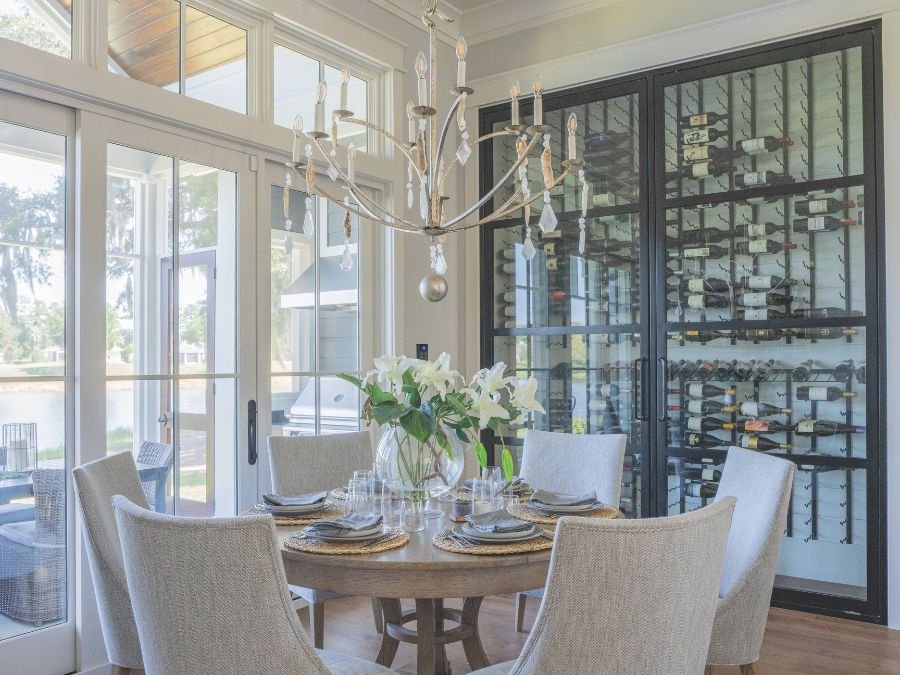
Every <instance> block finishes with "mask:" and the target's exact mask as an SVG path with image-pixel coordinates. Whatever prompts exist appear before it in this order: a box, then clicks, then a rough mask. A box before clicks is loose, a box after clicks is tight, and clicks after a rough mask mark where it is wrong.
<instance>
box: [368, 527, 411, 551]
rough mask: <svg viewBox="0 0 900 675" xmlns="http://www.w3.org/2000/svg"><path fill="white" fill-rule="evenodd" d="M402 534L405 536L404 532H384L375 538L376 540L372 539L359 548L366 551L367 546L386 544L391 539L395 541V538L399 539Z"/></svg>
mask: <svg viewBox="0 0 900 675" xmlns="http://www.w3.org/2000/svg"><path fill="white" fill-rule="evenodd" d="M402 536H403V533H402V532H388V533H387V534H383V535H381V536H380V537H378V539H375V540H374V541H370V542H369V543H368V544H366V545H365V546H362V547H360V549H359V550H360V551H365V550H366V549H367V548H373V547H375V546H378V545H379V544H384V543H386V542H389V541H394V539H399V538H400V537H402Z"/></svg>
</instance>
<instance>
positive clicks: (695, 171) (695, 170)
mask: <svg viewBox="0 0 900 675" xmlns="http://www.w3.org/2000/svg"><path fill="white" fill-rule="evenodd" d="M691 175H692V176H693V177H694V178H706V177H707V176H709V162H700V163H699V164H691Z"/></svg>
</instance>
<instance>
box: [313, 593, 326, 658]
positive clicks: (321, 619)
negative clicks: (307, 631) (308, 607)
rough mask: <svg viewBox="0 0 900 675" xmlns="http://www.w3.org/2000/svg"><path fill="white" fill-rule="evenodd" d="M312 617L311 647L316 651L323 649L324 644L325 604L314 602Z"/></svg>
mask: <svg viewBox="0 0 900 675" xmlns="http://www.w3.org/2000/svg"><path fill="white" fill-rule="evenodd" d="M312 616H313V626H312V628H313V645H315V647H316V649H323V648H324V647H323V645H324V644H325V603H324V602H315V603H313V606H312Z"/></svg>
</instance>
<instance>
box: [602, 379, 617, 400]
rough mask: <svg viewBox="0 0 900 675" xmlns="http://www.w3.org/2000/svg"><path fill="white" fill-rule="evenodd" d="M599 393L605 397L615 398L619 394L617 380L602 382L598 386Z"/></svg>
mask: <svg viewBox="0 0 900 675" xmlns="http://www.w3.org/2000/svg"><path fill="white" fill-rule="evenodd" d="M597 393H598V394H600V396H603V397H605V398H615V397H616V396H618V395H619V385H617V384H616V383H615V382H612V383H610V384H601V385H600V386H599V387H597Z"/></svg>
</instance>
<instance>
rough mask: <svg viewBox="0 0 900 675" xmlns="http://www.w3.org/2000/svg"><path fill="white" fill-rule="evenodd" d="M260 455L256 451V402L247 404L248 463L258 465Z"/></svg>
mask: <svg viewBox="0 0 900 675" xmlns="http://www.w3.org/2000/svg"><path fill="white" fill-rule="evenodd" d="M258 458H259V453H258V452H257V450H256V401H254V400H252V399H251V400H250V401H248V402H247V462H248V463H249V464H250V465H251V466H252V465H254V464H256V460H257V459H258Z"/></svg>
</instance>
